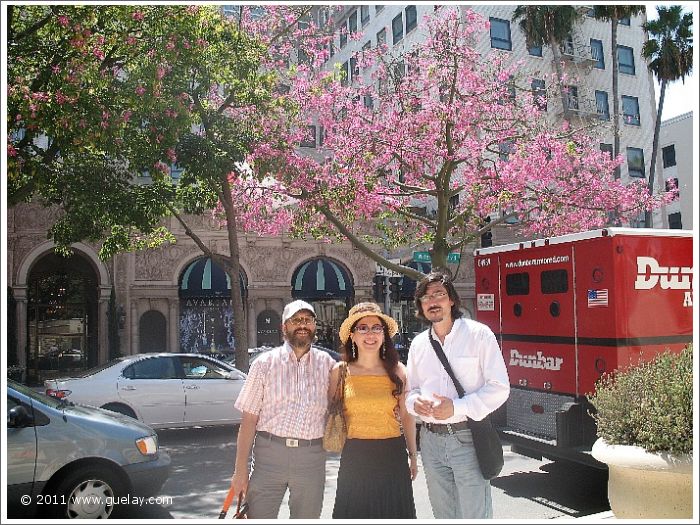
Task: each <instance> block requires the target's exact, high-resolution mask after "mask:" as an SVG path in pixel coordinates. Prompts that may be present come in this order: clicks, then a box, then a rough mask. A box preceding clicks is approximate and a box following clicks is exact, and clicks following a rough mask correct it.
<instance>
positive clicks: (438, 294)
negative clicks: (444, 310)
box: [418, 292, 447, 303]
mask: <svg viewBox="0 0 700 525" xmlns="http://www.w3.org/2000/svg"><path fill="white" fill-rule="evenodd" d="M446 295H447V292H435V293H431V294H429V295H424V296H423V297H419V298H418V300H419V301H420V302H421V303H427V302H428V301H439V300H441V299H442V298H443V297H445V296H446Z"/></svg>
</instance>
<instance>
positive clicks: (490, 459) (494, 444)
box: [428, 329, 503, 479]
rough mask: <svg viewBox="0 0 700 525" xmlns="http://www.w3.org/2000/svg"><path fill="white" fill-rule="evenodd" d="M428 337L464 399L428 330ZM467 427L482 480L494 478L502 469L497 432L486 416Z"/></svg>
mask: <svg viewBox="0 0 700 525" xmlns="http://www.w3.org/2000/svg"><path fill="white" fill-rule="evenodd" d="M428 337H429V338H430V344H432V345H433V348H434V349H435V354H436V355H437V356H438V359H439V360H440V362H441V363H442V366H444V367H445V370H446V371H447V375H449V376H450V378H451V379H452V382H453V383H454V385H455V388H456V389H457V395H459V397H460V398H461V397H464V388H462V385H461V384H460V382H459V381H458V380H457V378H456V377H455V374H454V372H453V371H452V367H451V366H450V363H449V361H448V360H447V356H446V355H445V352H444V351H443V350H442V347H441V346H440V343H438V342H437V341H436V340H435V339H434V338H433V334H431V333H430V329H428ZM467 426H468V427H469V430H471V431H472V441H473V442H474V449H475V450H476V459H477V460H478V461H479V469H480V470H481V475H482V476H484V479H493V478H495V477H496V476H498V475H499V474H500V473H501V469H502V468H503V446H502V445H501V439H500V438H499V437H498V432H497V431H496V429H495V428H493V425H492V424H491V419H490V417H489V416H486V417H485V418H484V419H482V420H481V421H476V420H474V419H471V418H469V419H467Z"/></svg>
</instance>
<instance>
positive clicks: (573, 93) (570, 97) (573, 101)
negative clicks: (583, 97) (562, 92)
mask: <svg viewBox="0 0 700 525" xmlns="http://www.w3.org/2000/svg"><path fill="white" fill-rule="evenodd" d="M566 105H567V107H568V109H570V110H571V111H578V110H579V104H578V87H576V86H566Z"/></svg>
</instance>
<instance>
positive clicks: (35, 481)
mask: <svg viewBox="0 0 700 525" xmlns="http://www.w3.org/2000/svg"><path fill="white" fill-rule="evenodd" d="M6 395H7V509H8V510H7V512H8V517H9V518H32V517H33V518H36V517H45V518H58V519H66V518H82V519H97V518H109V517H110V516H112V514H113V513H114V512H115V511H116V510H117V509H116V508H115V501H119V498H120V497H123V496H127V495H130V496H143V497H149V496H153V495H156V494H157V493H158V491H160V489H161V487H162V486H163V483H165V480H166V479H167V477H168V474H169V471H170V456H168V455H167V454H166V453H164V452H162V451H160V449H159V447H158V437H157V435H156V433H155V432H154V431H153V429H152V428H150V427H148V426H147V425H144V424H143V423H140V422H138V421H136V420H134V419H133V418H130V417H126V416H124V415H121V414H117V413H115V412H111V411H108V410H102V409H99V408H93V407H87V406H81V405H77V404H74V403H71V402H69V401H68V400H67V399H56V398H53V397H49V396H45V395H43V394H40V393H38V392H36V391H34V390H33V389H31V388H29V387H27V386H25V385H21V384H20V383H17V382H15V381H13V380H11V379H8V381H7V391H6Z"/></svg>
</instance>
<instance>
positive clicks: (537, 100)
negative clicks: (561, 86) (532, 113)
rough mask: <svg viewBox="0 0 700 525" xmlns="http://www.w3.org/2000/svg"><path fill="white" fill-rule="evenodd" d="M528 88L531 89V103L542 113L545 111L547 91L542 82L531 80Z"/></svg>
mask: <svg viewBox="0 0 700 525" xmlns="http://www.w3.org/2000/svg"><path fill="white" fill-rule="evenodd" d="M530 87H531V89H532V101H533V103H534V104H535V105H536V106H537V107H538V108H540V109H541V110H542V111H547V90H546V89H545V84H544V80H543V79H541V78H533V79H532V82H531V83H530Z"/></svg>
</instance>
